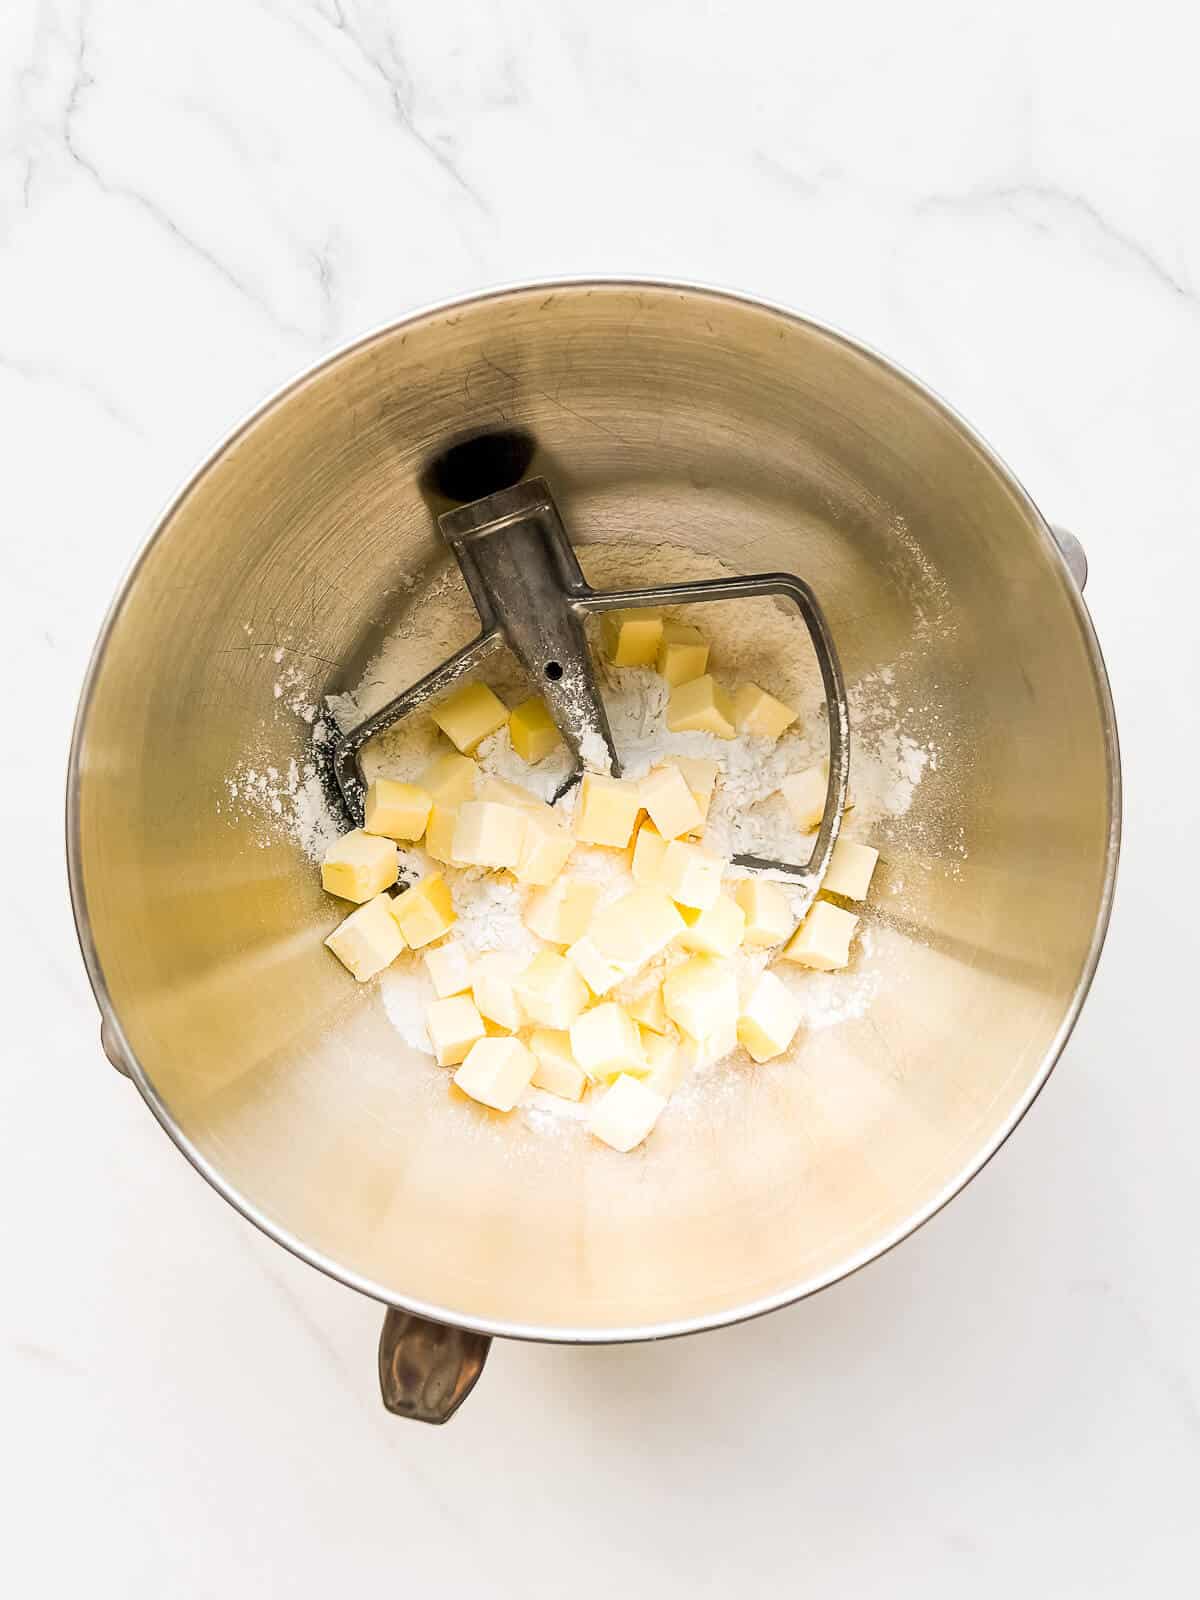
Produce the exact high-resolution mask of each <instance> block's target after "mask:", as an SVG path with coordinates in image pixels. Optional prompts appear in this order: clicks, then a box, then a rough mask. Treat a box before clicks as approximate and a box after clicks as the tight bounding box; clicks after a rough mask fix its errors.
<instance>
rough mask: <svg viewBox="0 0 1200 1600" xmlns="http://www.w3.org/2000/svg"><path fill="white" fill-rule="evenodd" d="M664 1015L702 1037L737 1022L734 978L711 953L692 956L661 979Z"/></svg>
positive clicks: (687, 1030) (727, 1027) (724, 965)
mask: <svg viewBox="0 0 1200 1600" xmlns="http://www.w3.org/2000/svg"><path fill="white" fill-rule="evenodd" d="M663 1001H664V1003H665V1005H666V1008H667V1015H668V1016H669V1017H670V1019H671V1021H672V1022H673V1023H675V1025H676V1026H677V1027H680V1028H682V1029H683V1031H684V1032H685V1033H689V1034H691V1036H692V1038H693V1039H706V1038H708V1037H709V1035H711V1034H716V1033H719V1032H720V1030H721V1029H722V1028H725V1029H726V1030H728V1029H729V1028H730V1027H732V1026H733V1025H734V1024H735V1023H736V1022H737V1016H738V992H737V979H736V977H735V976H734V973H733V969H732V967H728V966H726V964H725V963H724V962H723V961H718V960H716V959H715V958H714V957H713V956H692V958H691V960H690V961H685V962H684V964H683V965H682V966H681V967H676V968H675V969H674V971H672V972H669V973H668V974H667V976H666V978H665V979H664V980H663Z"/></svg>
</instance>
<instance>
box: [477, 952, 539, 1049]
mask: <svg viewBox="0 0 1200 1600" xmlns="http://www.w3.org/2000/svg"><path fill="white" fill-rule="evenodd" d="M528 965H529V957H528V956H525V955H518V954H517V953H516V951H512V950H489V951H488V953H487V954H486V955H482V956H478V957H476V959H475V962H474V964H473V965H472V967H471V993H472V994H473V995H474V996H475V1004H476V1005H477V1006H478V1007H479V1010H480V1012H481V1013H482V1014H483V1016H484V1017H486V1018H487V1020H488V1021H489V1022H494V1023H495V1024H496V1026H497V1027H500V1028H505V1029H507V1031H508V1032H509V1033H516V1031H517V1029H518V1028H519V1027H520V1026H521V1025H522V1023H523V1022H524V1020H525V1019H524V1016H523V1014H522V1012H521V1003H520V1001H519V1000H518V999H517V989H516V984H517V979H518V978H519V977H520V975H521V973H522V972H523V971H524V970H525V968H526V967H527V966H528Z"/></svg>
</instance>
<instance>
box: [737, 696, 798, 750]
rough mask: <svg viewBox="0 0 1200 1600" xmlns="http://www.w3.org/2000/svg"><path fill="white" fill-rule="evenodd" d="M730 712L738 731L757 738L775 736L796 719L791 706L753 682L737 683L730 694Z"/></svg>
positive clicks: (776, 737) (775, 737)
mask: <svg viewBox="0 0 1200 1600" xmlns="http://www.w3.org/2000/svg"><path fill="white" fill-rule="evenodd" d="M733 715H734V721H735V722H736V723H737V727H738V732H739V733H749V734H753V735H754V736H755V737H756V738H759V739H778V737H779V735H780V734H781V733H783V732H784V730H785V729H787V728H790V727H791V725H792V723H793V722H795V720H796V713H795V712H794V711H793V710H792V708H791V706H786V705H784V703H783V701H782V700H776V698H775V696H774V695H773V694H768V693H767V691H766V690H765V689H760V688H759V686H758V684H756V683H743V684H741V685H739V687H738V689H737V690H736V692H735V693H734V696H733Z"/></svg>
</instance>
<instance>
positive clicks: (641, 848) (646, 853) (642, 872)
mask: <svg viewBox="0 0 1200 1600" xmlns="http://www.w3.org/2000/svg"><path fill="white" fill-rule="evenodd" d="M666 853H667V841H666V840H665V839H664V838H663V836H662V834H661V833H659V831H658V829H657V828H656V827H655V826H654V824H653V823H652V822H643V823H642V825H641V827H640V828H639V829H638V831H637V837H636V838H635V839H634V841H633V860H632V862H631V864H630V871H631V872H632V873H633V879H634V882H635V883H647V884H649V883H657V882H658V877H659V873H660V872H661V871H662V863H663V857H664V856H665V855H666Z"/></svg>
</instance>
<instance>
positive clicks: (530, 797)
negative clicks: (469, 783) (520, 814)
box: [477, 773, 550, 811]
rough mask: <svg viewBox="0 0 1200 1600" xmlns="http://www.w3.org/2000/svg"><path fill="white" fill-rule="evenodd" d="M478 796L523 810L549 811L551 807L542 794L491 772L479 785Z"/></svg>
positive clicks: (481, 798)
mask: <svg viewBox="0 0 1200 1600" xmlns="http://www.w3.org/2000/svg"><path fill="white" fill-rule="evenodd" d="M477 798H478V799H480V800H498V801H499V802H500V804H501V805H502V806H517V807H518V808H519V809H520V810H522V811H530V810H533V811H548V810H549V809H550V808H549V806H548V805H547V804H546V802H545V801H544V800H543V799H542V798H541V796H540V795H536V794H534V793H533V791H532V790H531V789H525V788H523V787H522V786H521V784H519V783H506V782H505V781H504V779H503V778H493V777H492V776H491V774H490V773H489V774H488V775H487V776H486V777H485V778H483V780H482V781H481V783H480V785H479V793H478V795H477Z"/></svg>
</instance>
